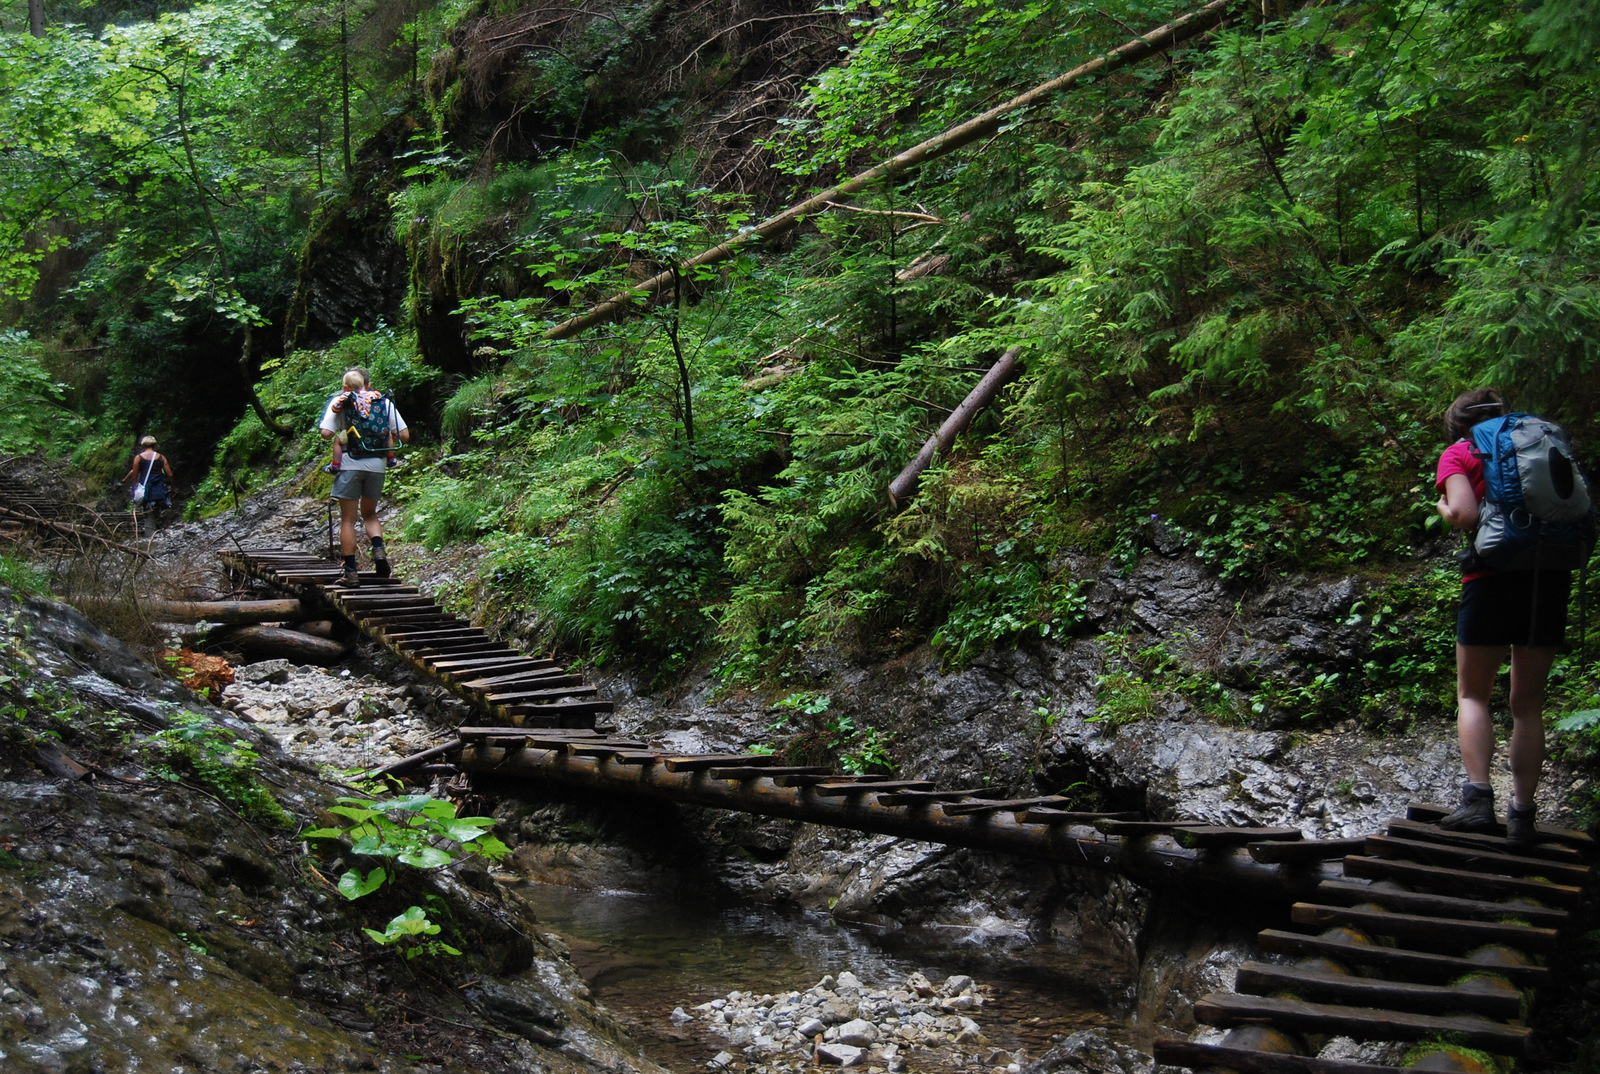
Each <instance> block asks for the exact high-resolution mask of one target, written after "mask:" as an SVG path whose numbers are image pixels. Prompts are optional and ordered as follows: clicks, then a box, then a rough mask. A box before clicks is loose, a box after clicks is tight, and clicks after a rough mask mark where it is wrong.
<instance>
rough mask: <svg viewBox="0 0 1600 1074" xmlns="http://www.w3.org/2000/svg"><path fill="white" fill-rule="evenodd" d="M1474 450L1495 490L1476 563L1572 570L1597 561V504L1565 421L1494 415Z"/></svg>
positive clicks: (1474, 547)
mask: <svg viewBox="0 0 1600 1074" xmlns="http://www.w3.org/2000/svg"><path fill="white" fill-rule="evenodd" d="M1472 453H1473V454H1474V455H1476V456H1477V457H1478V458H1479V459H1481V460H1483V478H1484V483H1485V485H1486V486H1487V489H1486V494H1485V499H1484V503H1483V505H1482V506H1481V508H1480V509H1479V512H1478V528H1477V529H1476V530H1474V531H1473V534H1472V544H1471V552H1472V560H1473V562H1472V563H1470V564H1469V567H1470V566H1484V567H1491V568H1493V569H1495V570H1502V571H1528V570H1554V571H1567V570H1577V569H1579V568H1581V567H1583V566H1584V565H1585V564H1587V563H1588V562H1589V554H1590V553H1591V552H1592V551H1593V550H1594V543H1595V517H1594V509H1593V506H1592V505H1591V503H1590V499H1589V487H1588V485H1587V483H1585V481H1584V479H1583V473H1582V472H1581V471H1580V470H1579V469H1578V466H1577V464H1576V463H1575V462H1574V461H1573V458H1572V445H1571V444H1570V443H1569V442H1568V441H1567V434H1566V433H1565V432H1564V431H1562V428H1561V426H1559V425H1557V424H1556V423H1555V422H1553V421H1546V420H1545V419H1543V418H1539V417H1534V416H1533V415H1531V414H1506V415H1504V416H1503V417H1498V418H1490V419H1489V420H1488V421H1484V422H1479V423H1478V424H1477V425H1474V426H1473V427H1472Z"/></svg>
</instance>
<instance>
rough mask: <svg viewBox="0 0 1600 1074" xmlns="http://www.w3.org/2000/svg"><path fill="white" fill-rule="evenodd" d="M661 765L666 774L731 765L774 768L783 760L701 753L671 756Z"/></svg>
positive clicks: (759, 754)
mask: <svg viewBox="0 0 1600 1074" xmlns="http://www.w3.org/2000/svg"><path fill="white" fill-rule="evenodd" d="M662 763H663V764H665V765H666V766H667V771H668V772H704V771H706V770H708V769H712V768H728V767H730V766H733V765H737V766H739V767H740V768H775V767H778V766H780V765H782V764H783V758H781V757H776V756H774V755H772V754H770V753H702V754H691V755H672V756H668V757H664V758H662Z"/></svg>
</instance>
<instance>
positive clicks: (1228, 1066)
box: [1153, 1040, 1415, 1074]
mask: <svg viewBox="0 0 1600 1074" xmlns="http://www.w3.org/2000/svg"><path fill="white" fill-rule="evenodd" d="M1153 1050H1154V1052H1155V1058H1156V1063H1157V1064H1159V1065H1162V1066H1169V1067H1188V1068H1189V1069H1191V1070H1205V1069H1209V1068H1213V1067H1215V1068H1218V1069H1221V1070H1232V1071H1235V1072H1236V1074H1415V1071H1411V1070H1409V1068H1406V1067H1386V1066H1379V1065H1378V1064H1375V1063H1352V1062H1347V1061H1345V1060H1343V1059H1318V1058H1316V1057H1315V1056H1310V1055H1286V1054H1284V1053H1283V1052H1263V1051H1261V1050H1259V1049H1257V1048H1230V1047H1228V1046H1227V1045H1225V1044H1201V1043H1199V1042H1198V1041H1192V1040H1158V1041H1156V1042H1155V1044H1154V1045H1153Z"/></svg>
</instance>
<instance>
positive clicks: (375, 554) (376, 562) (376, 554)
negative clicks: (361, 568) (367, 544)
mask: <svg viewBox="0 0 1600 1074" xmlns="http://www.w3.org/2000/svg"><path fill="white" fill-rule="evenodd" d="M372 573H373V574H376V575H377V576H378V577H379V578H387V577H389V575H390V573H391V572H390V570H389V557H388V556H387V555H386V554H385V553H384V551H383V549H381V548H374V549H373V550H372Z"/></svg>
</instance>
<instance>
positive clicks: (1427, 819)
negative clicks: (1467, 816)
mask: <svg viewBox="0 0 1600 1074" xmlns="http://www.w3.org/2000/svg"><path fill="white" fill-rule="evenodd" d="M1453 812H1455V809H1454V807H1452V806H1436V805H1411V806H1408V807H1407V808H1406V819H1407V820H1415V821H1420V822H1422V823H1423V824H1437V823H1438V822H1439V821H1440V820H1442V819H1443V818H1444V817H1447V816H1449V815H1450V814H1451V813H1453ZM1533 830H1534V831H1535V832H1537V833H1538V834H1539V837H1540V838H1541V839H1548V840H1550V841H1552V842H1557V843H1565V844H1567V845H1568V846H1573V847H1577V848H1578V849H1579V850H1582V851H1584V852H1585V853H1586V854H1588V855H1590V856H1591V857H1592V856H1594V855H1595V854H1596V853H1600V841H1596V839H1595V837H1594V836H1592V835H1590V834H1589V833H1588V832H1580V831H1574V830H1573V829H1571V828H1557V827H1553V826H1551V825H1548V824H1535V825H1534V826H1533ZM1489 831H1490V833H1491V834H1493V835H1504V834H1505V832H1506V826H1505V825H1504V824H1503V823H1501V822H1500V821H1499V820H1496V821H1495V823H1494V826H1493V827H1492V828H1490V829H1489Z"/></svg>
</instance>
